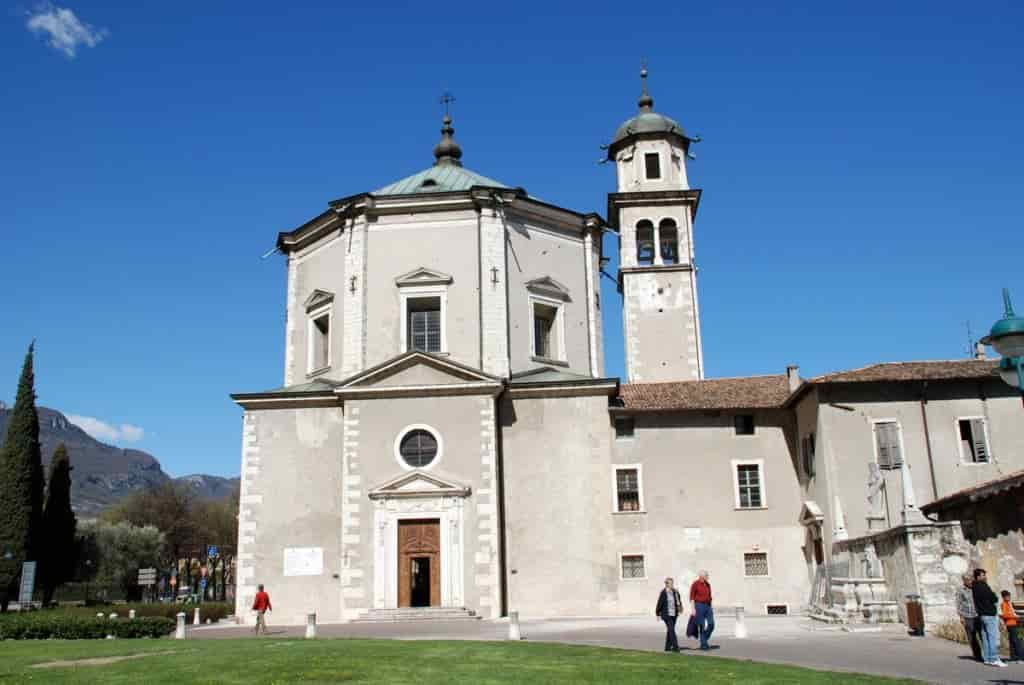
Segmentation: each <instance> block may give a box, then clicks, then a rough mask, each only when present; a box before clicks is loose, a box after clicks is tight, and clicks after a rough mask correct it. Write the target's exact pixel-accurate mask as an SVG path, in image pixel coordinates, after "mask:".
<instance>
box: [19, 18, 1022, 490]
mask: <svg viewBox="0 0 1024 685" xmlns="http://www.w3.org/2000/svg"><path fill="white" fill-rule="evenodd" d="M65 2H72V4H65ZM768 4H778V5H780V6H779V7H777V8H769V7H767V5H768ZM352 5H353V6H350V7H343V6H342V3H324V5H322V6H317V5H305V4H301V3H288V4H286V5H281V4H264V3H252V2H250V3H245V4H241V3H239V4H228V3H195V4H190V3H162V4H153V3H134V2H133V3H123V4H122V3H112V2H79V1H78V0H60V2H58V3H57V4H55V5H49V6H47V5H31V4H10V5H9V6H8V8H7V12H6V13H4V14H3V15H2V17H0V63H2V64H4V65H5V68H4V70H3V73H2V75H0V83H2V86H3V92H4V97H3V106H2V107H0V199H2V201H0V231H2V235H3V238H4V240H3V249H2V250H0V293H2V295H0V303H2V307H0V317H2V321H3V324H2V326H0V399H4V400H7V401H10V400H11V399H13V394H14V390H15V386H16V382H17V375H18V370H19V368H20V364H21V361H22V357H23V354H24V352H25V348H26V346H27V344H28V343H29V341H30V340H31V339H32V338H37V340H38V356H37V382H38V394H39V400H40V402H41V403H42V404H44V405H46V406H52V407H55V408H58V409H60V410H62V411H64V412H65V413H67V414H74V415H79V416H83V417H88V418H91V419H93V420H94V421H96V422H98V423H94V424H92V430H94V431H95V432H97V433H98V434H101V435H103V436H106V437H108V438H111V439H113V440H114V441H115V442H117V444H120V445H123V446H126V447H138V448H141V449H145V450H148V451H150V452H152V453H153V454H155V455H156V456H157V457H159V458H160V459H161V461H162V462H163V464H164V467H165V468H166V469H167V470H168V471H170V472H171V473H173V474H176V475H179V474H184V473H190V472H207V473H216V474H225V475H227V474H236V473H237V471H238V468H239V448H240V442H241V439H240V415H241V413H240V410H239V409H238V408H237V407H236V406H234V405H233V404H232V403H231V402H230V400H229V399H228V393H229V392H235V391H250V390H260V389H265V388H269V387H274V386H277V385H279V384H280V381H281V378H282V364H283V358H284V354H283V338H284V294H285V270H284V266H283V260H282V259H281V258H280V257H279V256H276V255H275V256H274V257H271V258H268V259H261V255H263V254H264V253H265V252H267V250H269V249H270V248H272V247H273V244H274V239H275V236H276V234H277V232H278V231H279V230H283V229H288V228H292V227H294V226H297V225H298V224H300V223H302V222H303V221H305V220H307V219H309V218H311V217H312V216H314V215H316V214H317V213H318V212H320V211H322V209H323V208H324V207H325V203H326V202H327V201H328V200H330V199H333V198H337V197H341V196H344V195H348V194H351V193H356V192H360V191H365V190H371V189H373V188H376V187H379V186H381V185H384V184H386V183H388V182H390V181H392V180H395V179H397V178H399V177H401V176H404V175H407V174H410V173H413V172H415V171H417V170H419V169H421V168H424V167H426V166H428V165H429V164H430V162H431V161H432V158H431V149H432V147H433V145H434V144H435V142H436V141H437V138H438V129H439V119H440V108H439V105H438V103H437V100H438V96H439V95H440V93H441V92H442V91H443V90H445V89H450V90H451V91H452V92H453V93H454V94H455V96H456V98H457V102H456V104H455V106H454V111H453V113H454V117H455V127H456V130H457V134H456V136H457V139H458V140H459V142H460V143H461V145H462V147H463V149H464V151H465V156H464V158H463V159H464V162H465V163H466V166H467V167H469V168H471V169H473V170H474V171H477V172H479V173H482V174H484V175H487V176H490V177H492V178H496V179H498V180H501V181H503V182H505V183H509V184H513V185H521V186H523V187H525V188H527V189H528V190H529V191H530V192H531V193H532V194H534V195H537V196H540V197H542V198H544V199H546V200H548V201H550V202H554V203H557V204H561V205H564V206H567V207H570V208H573V209H577V210H579V211H597V212H600V213H601V214H604V212H605V201H606V199H605V194H606V193H607V192H608V191H610V190H612V189H613V184H614V179H613V174H614V171H613V169H612V168H611V167H610V165H604V166H601V165H598V164H596V161H597V160H598V158H599V157H600V151H599V150H598V146H599V145H600V144H602V143H605V142H607V141H608V139H609V137H610V136H611V133H612V132H613V131H614V130H615V128H616V127H617V126H618V124H619V123H621V122H622V121H623V120H624V119H626V118H627V117H629V116H631V115H632V114H633V112H634V111H635V108H636V98H637V96H638V90H639V80H638V77H637V72H638V63H639V60H640V57H641V55H643V56H646V57H647V59H648V62H649V64H650V71H651V77H650V86H651V92H652V95H653V96H654V99H655V108H656V109H657V110H658V111H661V112H664V113H666V114H668V115H670V116H672V117H674V118H676V119H677V120H678V121H680V122H681V123H682V125H683V126H684V128H685V129H686V130H687V131H688V132H690V133H699V134H700V135H701V136H703V138H704V142H703V143H701V144H700V145H698V146H697V147H696V148H695V151H696V153H697V155H698V159H697V160H696V161H695V162H691V164H690V179H691V183H692V184H693V185H694V186H696V187H701V188H703V189H704V196H703V200H702V204H701V208H700V214H699V216H698V222H697V226H696V231H697V233H696V240H695V245H696V250H697V264H698V267H699V268H700V277H699V278H700V281H699V282H700V306H701V315H702V326H703V334H704V349H705V361H706V366H707V371H708V375H709V376H726V375H743V374H756V373H777V372H780V371H781V370H783V369H784V367H785V365H786V364H787V363H799V364H800V366H801V371H802V373H804V374H817V373H821V372H825V371H829V370H834V369H840V368H848V367H856V366H860V365H864V364H868V363H872V362H877V361H890V360H904V359H933V358H937V359H955V358H961V357H964V356H966V348H967V323H968V322H970V325H971V326H972V328H973V331H974V334H975V337H977V336H979V335H981V334H982V333H983V332H984V331H985V330H986V329H987V328H988V326H990V325H991V323H992V322H993V321H994V320H995V319H997V318H998V317H999V315H1000V313H1001V309H1000V307H1001V301H1000V288H1001V287H1004V286H1007V287H1010V288H1011V289H1012V291H1013V292H1014V293H1015V294H1016V295H1017V298H1018V300H1019V302H1020V307H1019V308H1021V309H1024V276H1022V275H1021V269H1020V264H1021V248H1020V241H1021V237H1022V235H1024V230H1022V228H1024V220H1022V219H1024V210H1022V209H1021V204H1020V195H1021V188H1022V187H1024V172H1022V167H1021V160H1022V159H1024V136H1022V135H1021V133H1020V130H1021V121H1024V89H1022V88H1021V76H1020V75H1021V74H1022V73H1024V46H1022V44H1021V41H1020V33H1019V31H1020V27H1021V26H1022V25H1024V4H1021V3H1019V2H1011V1H1002V2H1000V1H993V2H987V3H984V4H982V5H977V6H965V5H964V4H963V3H952V2H927V3H925V2H921V3H915V2H900V3H893V2H885V3H872V2H856V3H821V2H807V3H754V2H750V3H727V2H716V3H679V2H672V3H657V2H650V3H643V4H641V5H639V6H638V5H634V4H627V3H616V4H614V5H613V6H610V7H609V6H604V5H601V4H595V3H585V4H584V3H529V2H521V3H515V4H508V3H499V4H480V3H473V4H460V3H458V2H451V3H442V4H438V3H410V4H407V5H404V4H402V5H399V4H395V5H387V4H385V3H355V4H352ZM356 5H358V6H356ZM64 10H69V11H70V12H68V11H64ZM72 53H73V54H72ZM1015 243H1016V244H1015ZM606 249H607V250H609V251H611V252H614V251H615V249H616V246H615V244H614V242H612V241H609V243H608V244H607V245H606ZM606 285H608V286H611V284H606ZM603 301H604V302H607V303H610V302H616V303H617V302H618V298H617V296H616V294H615V292H614V287H613V286H612V287H609V288H608V289H607V290H606V291H605V292H604V297H603ZM605 316H606V319H605V332H606V340H607V346H608V350H607V356H608V363H607V369H606V370H607V373H608V374H609V375H619V374H621V372H622V368H623V365H622V350H621V320H620V318H619V316H618V311H617V306H615V307H607V306H606V308H605ZM82 421H83V422H85V421H86V419H82ZM101 424H102V425H101ZM104 426H105V428H104Z"/></svg>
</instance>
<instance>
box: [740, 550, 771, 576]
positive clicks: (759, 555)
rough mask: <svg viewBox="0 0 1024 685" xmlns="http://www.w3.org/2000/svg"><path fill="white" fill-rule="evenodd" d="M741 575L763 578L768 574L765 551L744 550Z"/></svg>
mask: <svg viewBox="0 0 1024 685" xmlns="http://www.w3.org/2000/svg"><path fill="white" fill-rule="evenodd" d="M743 575H745V576H746V577H747V578H764V577H767V575H768V553H767V552H744V554H743Z"/></svg>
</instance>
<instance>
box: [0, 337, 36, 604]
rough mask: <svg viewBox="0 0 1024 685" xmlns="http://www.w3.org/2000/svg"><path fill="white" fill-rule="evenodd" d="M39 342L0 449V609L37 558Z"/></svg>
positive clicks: (29, 355)
mask: <svg viewBox="0 0 1024 685" xmlns="http://www.w3.org/2000/svg"><path fill="white" fill-rule="evenodd" d="M34 350H35V343H34V342H33V343H32V344H31V345H29V346H28V353H27V354H26V355H25V364H24V365H23V366H22V369H21V378H20V379H19V381H18V394H17V397H16V399H15V401H14V409H13V410H12V411H11V418H10V422H9V423H8V425H7V437H6V439H5V440H4V444H3V448H2V449H0V611H7V604H8V603H9V602H10V601H11V598H12V597H16V596H17V592H18V579H19V577H20V576H21V563H22V562H23V561H32V560H36V559H37V554H38V552H39V549H38V542H39V539H40V538H39V532H40V528H41V522H42V503H43V461H42V455H41V454H40V450H39V415H38V413H37V412H36V393H35V375H34V373H33V370H32V361H33V355H34Z"/></svg>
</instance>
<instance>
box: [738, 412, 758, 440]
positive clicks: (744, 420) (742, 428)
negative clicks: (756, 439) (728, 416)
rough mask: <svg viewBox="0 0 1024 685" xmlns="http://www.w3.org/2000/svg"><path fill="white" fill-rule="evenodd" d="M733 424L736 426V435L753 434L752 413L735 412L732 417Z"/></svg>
mask: <svg viewBox="0 0 1024 685" xmlns="http://www.w3.org/2000/svg"><path fill="white" fill-rule="evenodd" d="M733 425H734V426H735V427H736V435H753V434H754V415H753V414H737V415H736V416H734V417H733Z"/></svg>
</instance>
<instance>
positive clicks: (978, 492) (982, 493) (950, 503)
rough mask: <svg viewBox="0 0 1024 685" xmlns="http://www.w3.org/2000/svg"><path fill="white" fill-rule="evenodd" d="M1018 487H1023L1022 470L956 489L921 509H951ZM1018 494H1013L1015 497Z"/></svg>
mask: <svg viewBox="0 0 1024 685" xmlns="http://www.w3.org/2000/svg"><path fill="white" fill-rule="evenodd" d="M1019 487H1024V471H1016V472H1014V473H1011V474H1009V475H1006V476H1000V477H999V478H994V479H992V480H987V481H985V482H984V483H978V484H977V485H973V486H971V487H969V488H964V489H963V490H958V491H956V492H954V493H952V494H950V495H946V496H945V497H940V498H939V499H937V500H935V501H933V502H929V503H928V504H926V505H924V506H923V507H921V511H923V512H925V513H926V514H934V513H936V512H941V511H942V510H944V509H951V508H955V507H958V506H963V505H964V504H968V503H970V502H977V501H978V500H983V499H987V498H989V497H991V496H993V495H997V494H999V493H1001V492H1005V491H1007V490H1011V489H1013V488H1019ZM1019 496H1020V495H1015V497H1019Z"/></svg>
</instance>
